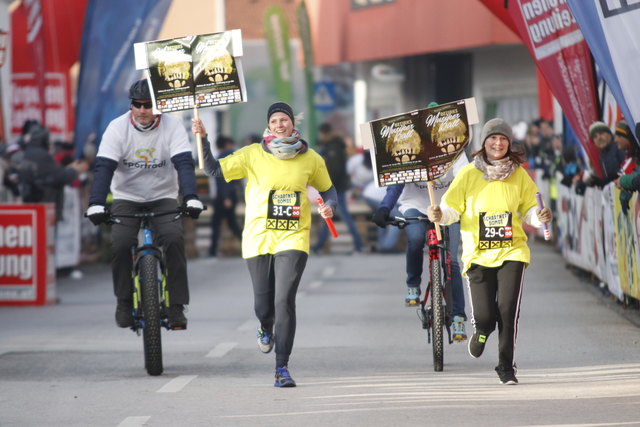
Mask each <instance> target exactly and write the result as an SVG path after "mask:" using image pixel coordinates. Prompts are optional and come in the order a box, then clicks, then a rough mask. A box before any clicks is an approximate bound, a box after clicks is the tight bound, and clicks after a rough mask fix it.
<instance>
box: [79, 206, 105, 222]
mask: <svg viewBox="0 0 640 427" xmlns="http://www.w3.org/2000/svg"><path fill="white" fill-rule="evenodd" d="M85 216H86V217H87V218H89V221H91V222H92V223H93V225H100V224H102V223H103V222H106V221H107V219H109V211H108V210H107V208H106V207H105V206H104V205H91V206H89V209H87V212H86V213H85Z"/></svg>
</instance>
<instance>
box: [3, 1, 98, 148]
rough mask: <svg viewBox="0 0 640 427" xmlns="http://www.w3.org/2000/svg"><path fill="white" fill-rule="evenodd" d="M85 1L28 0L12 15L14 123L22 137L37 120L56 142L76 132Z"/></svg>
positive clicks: (11, 132)
mask: <svg viewBox="0 0 640 427" xmlns="http://www.w3.org/2000/svg"><path fill="white" fill-rule="evenodd" d="M85 6H86V0H56V1H55V4H54V2H53V1H50V0H49V1H45V0H40V1H31V2H23V3H22V6H21V7H18V8H16V9H15V10H13V12H12V13H11V37H10V38H9V39H8V42H9V43H11V50H12V57H11V97H10V98H11V100H10V102H11V106H10V108H11V122H10V129H9V137H10V139H11V140H13V141H15V140H17V139H18V138H19V137H20V135H21V133H22V126H23V125H24V122H25V121H26V120H38V121H39V122H41V123H42V124H44V125H45V126H46V127H47V128H48V129H49V136H50V138H51V140H52V141H56V140H61V141H70V140H71V137H72V135H73V126H74V114H73V113H74V112H73V105H74V101H75V91H74V87H75V78H74V77H73V76H72V73H71V69H72V67H73V66H74V64H76V63H77V62H78V52H79V51H80V39H81V37H82V17H83V16H84V12H85Z"/></svg>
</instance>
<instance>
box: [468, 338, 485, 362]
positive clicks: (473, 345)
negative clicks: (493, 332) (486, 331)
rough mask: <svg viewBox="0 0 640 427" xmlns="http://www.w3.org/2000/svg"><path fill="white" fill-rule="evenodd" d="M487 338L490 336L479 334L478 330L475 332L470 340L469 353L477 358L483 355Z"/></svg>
mask: <svg viewBox="0 0 640 427" xmlns="http://www.w3.org/2000/svg"><path fill="white" fill-rule="evenodd" d="M487 338H488V337H487V336H486V335H482V334H479V333H478V331H475V332H474V333H473V335H472V336H471V339H470V340H469V354H470V355H471V357H475V358H476V359H477V358H478V357H480V356H482V352H483V351H484V345H485V343H486V342H487Z"/></svg>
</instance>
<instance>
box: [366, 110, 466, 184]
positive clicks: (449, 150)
mask: <svg viewBox="0 0 640 427" xmlns="http://www.w3.org/2000/svg"><path fill="white" fill-rule="evenodd" d="M475 123H478V111H477V109H476V101H475V98H467V99H462V100H459V101H454V102H449V103H447V104H441V105H438V106H435V107H431V108H425V109H422V110H415V111H410V112H408V113H403V114H398V115H395V116H391V117H386V118H382V119H378V120H373V121H371V122H368V123H362V124H361V125H360V132H361V135H362V142H363V146H364V148H368V149H369V150H370V152H371V160H372V161H371V164H372V166H373V172H374V176H375V177H376V185H377V186H378V187H384V186H388V185H395V184H405V183H409V182H418V181H433V180H435V179H438V178H440V177H441V176H443V175H444V174H446V173H447V171H448V170H449V169H450V168H451V166H453V164H454V163H455V161H456V160H457V159H458V157H460V154H462V152H463V151H464V149H465V147H466V146H467V145H468V144H469V141H470V139H469V135H470V125H472V124H475Z"/></svg>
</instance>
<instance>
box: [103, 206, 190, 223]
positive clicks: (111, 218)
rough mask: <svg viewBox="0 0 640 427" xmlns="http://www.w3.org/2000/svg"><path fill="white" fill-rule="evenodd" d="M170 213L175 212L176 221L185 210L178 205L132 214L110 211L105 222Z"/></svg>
mask: <svg viewBox="0 0 640 427" xmlns="http://www.w3.org/2000/svg"><path fill="white" fill-rule="evenodd" d="M171 214H175V217H174V218H173V220H174V221H177V220H178V219H180V218H181V217H182V216H184V215H187V212H186V210H185V209H183V208H182V207H178V208H177V209H172V210H169V211H159V212H151V211H149V212H136V213H133V214H114V213H112V212H109V217H108V219H107V220H106V221H105V222H106V223H107V224H120V223H121V221H120V218H155V217H159V216H167V215H171Z"/></svg>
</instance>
